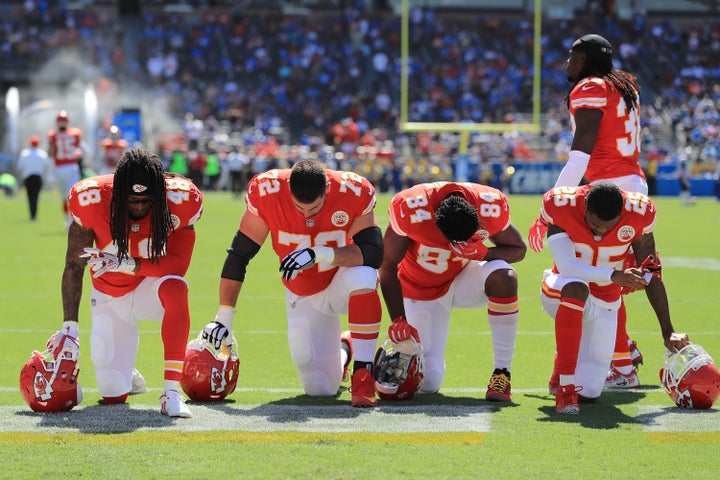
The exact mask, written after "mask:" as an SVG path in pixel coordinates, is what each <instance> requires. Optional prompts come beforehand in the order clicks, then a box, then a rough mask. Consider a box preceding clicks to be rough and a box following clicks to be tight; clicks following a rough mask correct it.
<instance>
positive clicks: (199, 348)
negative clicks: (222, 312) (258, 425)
mask: <svg viewBox="0 0 720 480" xmlns="http://www.w3.org/2000/svg"><path fill="white" fill-rule="evenodd" d="M231 341H232V343H231V344H230V345H227V343H226V341H225V340H223V341H222V344H221V346H220V348H219V349H218V348H215V346H214V344H213V343H211V342H210V341H209V340H208V339H205V338H203V332H200V335H198V337H197V338H195V339H193V340H190V342H188V345H187V349H186V350H185V361H184V362H183V370H182V376H181V377H180V386H181V387H182V389H183V391H184V392H185V394H186V395H187V396H188V397H190V398H191V399H192V400H196V401H200V402H211V401H216V400H222V399H223V398H225V397H227V396H228V395H230V394H231V393H232V392H234V391H235V387H236V386H237V381H238V374H239V373H240V360H239V359H238V355H237V352H236V351H235V348H234V347H235V346H236V345H237V340H236V339H235V337H234V336H233V337H231Z"/></svg>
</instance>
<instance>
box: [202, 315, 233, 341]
mask: <svg viewBox="0 0 720 480" xmlns="http://www.w3.org/2000/svg"><path fill="white" fill-rule="evenodd" d="M234 313H235V309H234V308H232V307H228V306H225V305H221V306H220V308H219V309H218V313H217V315H215V320H213V321H212V322H210V323H208V324H207V325H205V328H203V331H202V332H201V336H202V338H203V340H206V341H207V342H208V343H210V344H211V345H212V346H213V347H215V349H216V350H220V347H222V344H223V341H225V344H226V345H227V346H228V348H230V347H231V346H232V338H233V336H232V324H233V314H234Z"/></svg>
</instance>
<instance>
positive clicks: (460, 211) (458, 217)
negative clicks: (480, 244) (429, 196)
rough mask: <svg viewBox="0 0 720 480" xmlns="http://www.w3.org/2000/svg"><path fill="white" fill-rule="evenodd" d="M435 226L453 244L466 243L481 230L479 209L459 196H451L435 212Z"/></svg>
mask: <svg viewBox="0 0 720 480" xmlns="http://www.w3.org/2000/svg"><path fill="white" fill-rule="evenodd" d="M435 225H437V227H438V229H439V230H440V232H441V233H442V234H443V236H444V237H445V238H447V239H448V240H450V241H451V242H464V241H466V240H468V239H469V238H470V237H472V236H473V235H474V234H475V232H476V231H477V230H478V228H480V220H479V219H478V212H477V209H476V208H475V207H474V206H472V205H470V203H468V201H467V200H465V199H464V198H463V197H461V196H459V195H449V196H447V197H445V198H444V199H443V201H442V202H440V206H439V207H438V208H437V210H435Z"/></svg>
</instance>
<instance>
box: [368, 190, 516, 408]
mask: <svg viewBox="0 0 720 480" xmlns="http://www.w3.org/2000/svg"><path fill="white" fill-rule="evenodd" d="M389 210H390V225H389V226H388V228H387V230H386V231H385V238H384V245H385V258H384V260H383V263H382V267H381V268H380V285H381V288H382V294H383V297H384V300H385V304H386V306H387V309H388V313H389V314H390V318H392V324H391V325H390V327H389V328H388V335H389V337H390V339H391V340H392V341H393V342H396V343H397V342H401V341H404V340H407V339H409V338H410V337H412V338H414V339H415V340H416V341H418V342H420V343H421V344H422V346H423V352H424V356H425V368H424V378H423V381H422V383H421V385H420V389H419V390H418V393H435V392H437V391H438V390H439V389H440V386H441V385H442V381H443V378H444V376H445V346H446V344H447V339H448V330H449V327H450V311H451V309H453V308H483V307H487V312H488V322H489V323H490V330H491V332H492V340H493V353H494V370H493V373H492V375H491V376H490V381H489V383H488V388H487V393H486V395H485V398H486V400H490V401H501V402H510V401H512V393H511V389H510V367H511V363H512V359H513V354H514V351H515V337H516V335H517V325H518V280H517V274H516V272H515V269H513V267H512V266H511V265H510V264H511V263H514V262H519V261H520V260H522V259H523V258H524V257H525V251H526V249H527V247H526V246H525V243H524V242H523V238H522V235H521V234H520V233H519V232H518V230H517V229H516V228H515V226H514V225H513V224H512V223H511V221H510V207H509V206H508V202H507V198H506V197H505V195H503V193H502V192H500V191H499V190H496V189H494V188H491V187H488V186H485V185H479V184H473V183H450V182H436V183H425V184H419V185H415V186H414V187H411V188H409V189H407V190H403V191H401V192H399V193H398V194H396V195H395V197H393V199H392V202H391V204H390V209H389ZM486 241H489V242H490V244H491V246H489V247H488V246H487V245H486V244H485V242H486Z"/></svg>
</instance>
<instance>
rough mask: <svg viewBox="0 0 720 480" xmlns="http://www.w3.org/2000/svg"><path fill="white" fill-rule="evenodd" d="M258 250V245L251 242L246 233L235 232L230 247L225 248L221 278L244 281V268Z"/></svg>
mask: <svg viewBox="0 0 720 480" xmlns="http://www.w3.org/2000/svg"><path fill="white" fill-rule="evenodd" d="M258 251H260V245H258V244H257V243H255V242H253V241H252V240H251V239H250V238H249V237H248V236H247V235H245V234H244V233H242V232H241V231H240V230H238V231H237V232H236V233H235V237H234V238H233V241H232V244H231V245H230V248H228V249H227V253H228V255H227V258H225V264H224V265H223V269H222V273H221V274H220V276H221V277H222V278H229V279H230V280H237V281H238V282H243V281H245V270H246V268H247V264H248V262H250V259H251V258H253V257H254V256H255V255H256V254H257V252H258Z"/></svg>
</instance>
